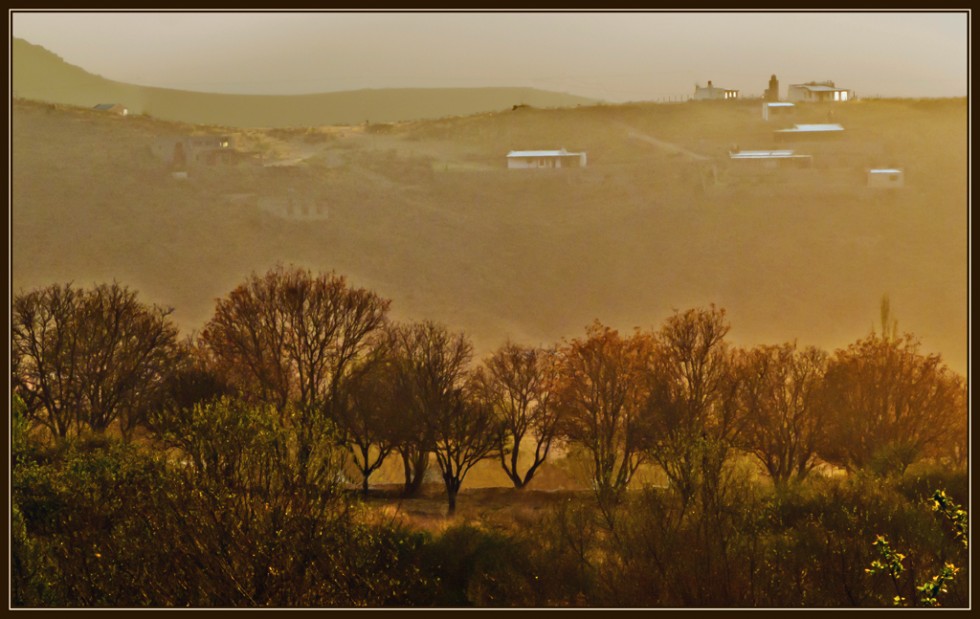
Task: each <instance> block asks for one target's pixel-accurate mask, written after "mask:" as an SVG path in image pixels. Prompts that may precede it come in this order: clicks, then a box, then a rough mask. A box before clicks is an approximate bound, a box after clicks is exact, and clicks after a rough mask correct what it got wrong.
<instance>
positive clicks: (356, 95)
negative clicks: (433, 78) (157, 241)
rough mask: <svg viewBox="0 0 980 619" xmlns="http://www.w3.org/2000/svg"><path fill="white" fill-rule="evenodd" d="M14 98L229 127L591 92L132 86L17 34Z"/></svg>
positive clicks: (425, 112)
mask: <svg viewBox="0 0 980 619" xmlns="http://www.w3.org/2000/svg"><path fill="white" fill-rule="evenodd" d="M11 60H12V63H11V65H12V66H11V77H12V83H13V91H14V94H15V96H16V97H18V98H23V99H32V100H36V101H45V102H48V103H63V104H69V105H77V106H81V107H92V106H94V105H97V104H100V103H121V104H123V105H125V106H126V107H127V108H128V109H129V111H130V112H131V113H133V114H147V115H151V116H153V117H154V118H159V119H163V120H172V121H179V122H186V123H196V124H212V125H224V126H228V127H273V128H276V127H308V126H314V125H331V124H333V125H338V124H359V123H365V122H393V121H404V120H415V119H421V118H442V117H444V116H465V115H470V114H476V113H479V112H487V111H493V110H503V109H510V108H511V107H513V106H514V105H522V104H523V105H531V106H534V107H571V106H575V105H586V104H592V103H595V101H594V100H592V99H586V98H583V97H576V96H574V95H567V94H562V93H555V92H548V91H543V90H537V89H534V88H445V89H440V88H400V89H378V90H358V91H348V92H333V93H323V94H310V95H229V94H214V93H204V92H190V91H185V90H173V89H167V88H153V87H146V86H136V85H133V84H125V83H121V82H115V81H112V80H107V79H105V78H103V77H100V76H97V75H93V74H91V73H88V72H87V71H85V70H84V69H81V68H79V67H76V66H74V65H70V64H68V63H66V62H65V61H64V60H62V59H61V58H60V57H59V56H57V55H55V54H53V53H51V52H50V51H48V50H46V49H45V48H43V47H41V46H39V45H34V44H32V43H29V42H27V41H24V40H22V39H16V38H15V39H14V40H13V45H12V50H11Z"/></svg>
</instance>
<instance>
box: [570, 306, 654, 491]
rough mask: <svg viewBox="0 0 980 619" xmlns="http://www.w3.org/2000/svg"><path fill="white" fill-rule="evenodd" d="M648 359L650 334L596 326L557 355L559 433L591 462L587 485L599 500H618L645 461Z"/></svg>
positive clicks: (648, 433)
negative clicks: (577, 445) (590, 481)
mask: <svg viewBox="0 0 980 619" xmlns="http://www.w3.org/2000/svg"><path fill="white" fill-rule="evenodd" d="M652 355H653V340H652V338H651V337H650V335H649V334H646V333H642V332H637V333H635V334H633V335H632V336H629V337H623V336H621V335H620V334H619V332H618V331H616V330H614V329H611V328H609V327H607V326H604V325H602V324H601V323H599V322H598V321H596V322H594V323H593V324H592V325H590V326H589V327H588V328H587V329H586V337H585V338H584V339H574V340H572V341H571V342H569V343H568V344H566V345H565V346H563V347H562V348H560V349H559V351H558V359H559V361H558V376H559V379H558V383H557V385H556V388H555V398H556V404H557V406H558V409H559V410H560V414H561V417H562V420H561V432H562V434H563V435H564V436H565V437H567V438H568V439H569V440H571V441H574V442H576V443H578V444H580V445H581V446H582V447H584V448H585V450H586V451H587V452H588V453H589V455H590V456H591V460H592V462H591V464H592V466H591V468H592V483H593V487H594V489H595V491H596V492H597V494H598V496H599V497H600V499H606V498H616V497H617V496H618V495H619V494H621V492H622V491H623V490H625V488H626V486H627V485H628V484H629V482H630V480H631V479H632V478H633V475H634V474H635V473H636V471H637V469H638V468H639V466H640V464H642V463H643V461H644V459H645V457H646V450H647V447H649V437H650V428H649V422H648V419H647V418H646V416H645V412H646V407H645V404H646V401H647V398H648V394H649V380H648V376H649V371H648V370H649V367H650V363H651V360H652Z"/></svg>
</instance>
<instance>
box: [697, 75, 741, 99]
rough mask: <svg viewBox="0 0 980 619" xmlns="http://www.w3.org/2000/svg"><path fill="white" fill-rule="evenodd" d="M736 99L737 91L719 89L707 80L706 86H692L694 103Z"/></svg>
mask: <svg viewBox="0 0 980 619" xmlns="http://www.w3.org/2000/svg"><path fill="white" fill-rule="evenodd" d="M733 99H738V91H737V90H734V89H731V88H719V87H717V86H715V85H714V84H712V83H711V80H708V85H707V86H701V85H699V84H695V85H694V100H695V101H726V100H729V101H730V100H733Z"/></svg>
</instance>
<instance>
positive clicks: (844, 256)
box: [13, 101, 967, 372]
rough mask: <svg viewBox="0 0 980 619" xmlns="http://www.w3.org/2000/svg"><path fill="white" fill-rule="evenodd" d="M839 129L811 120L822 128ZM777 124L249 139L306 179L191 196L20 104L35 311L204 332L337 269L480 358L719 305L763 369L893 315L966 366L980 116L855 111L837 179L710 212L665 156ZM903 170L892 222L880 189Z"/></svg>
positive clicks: (880, 106) (105, 132)
mask: <svg viewBox="0 0 980 619" xmlns="http://www.w3.org/2000/svg"><path fill="white" fill-rule="evenodd" d="M824 113H825V112H824V111H823V110H820V109H818V108H811V111H810V114H811V115H816V116H819V115H822V114H824ZM758 116H759V115H758V111H757V109H756V106H755V105H752V106H749V105H744V106H720V105H711V104H700V105H699V104H693V103H692V104H680V105H652V104H650V105H630V106H597V107H583V108H578V109H568V110H537V109H520V110H516V111H508V112H504V113H497V114H482V115H475V116H471V117H464V118H452V119H444V120H439V121H419V122H413V123H406V124H401V125H392V126H374V125H372V126H371V127H369V128H367V130H365V128H363V127H358V128H351V127H346V128H337V127H334V128H329V127H321V128H316V129H310V130H296V131H248V132H243V133H242V134H241V139H242V142H243V144H244V145H245V147H246V148H254V149H257V150H263V151H264V152H266V153H267V155H268V156H270V157H271V156H274V155H275V154H279V155H281V156H283V157H286V158H289V157H298V156H304V157H307V158H306V160H305V161H304V162H302V163H300V164H299V165H297V166H293V167H290V168H282V169H272V168H247V167H242V168H227V169H224V168H223V169H213V170H210V171H208V172H207V173H203V174H197V175H193V174H192V178H191V179H190V180H188V181H186V182H179V181H174V180H173V179H171V178H169V176H168V174H167V171H166V169H165V167H164V166H163V164H161V163H160V162H159V161H157V160H155V159H154V158H153V157H152V156H151V155H150V153H149V144H150V143H151V142H152V139H153V137H154V136H156V135H162V134H168V133H173V132H175V131H188V130H190V128H189V127H181V126H175V125H171V124H169V123H165V122H161V121H156V120H152V119H149V118H140V117H137V118H133V117H131V118H126V119H123V118H117V117H111V116H107V115H101V114H98V113H95V112H92V111H89V110H79V109H74V108H67V107H58V106H50V105H43V104H36V103H25V102H18V103H17V104H15V106H14V112H13V156H14V159H13V162H14V164H13V259H14V268H13V278H14V285H15V290H16V289H18V288H20V287H27V288H29V287H33V286H39V285H44V284H47V283H51V282H56V281H65V280H70V279H71V280H75V281H76V282H78V283H79V284H83V285H86V284H89V283H91V282H94V281H103V280H109V279H112V278H116V279H118V280H120V281H122V282H124V283H127V284H129V285H131V286H132V287H134V288H136V289H138V290H139V291H140V293H141V295H142V296H143V298H145V299H148V300H151V301H154V302H159V303H163V304H167V305H172V306H174V307H175V308H176V312H175V317H176V318H177V319H178V320H179V321H180V323H181V325H182V327H183V328H184V330H185V331H186V332H190V331H192V330H193V329H197V328H200V326H202V325H203V323H204V322H205V321H206V320H207V319H208V317H209V315H210V313H211V311H212V309H213V300H214V298H216V297H218V296H222V295H224V294H226V293H227V292H228V291H229V290H230V289H231V288H232V287H233V286H234V285H236V284H237V283H239V282H240V281H241V280H242V279H243V278H244V277H245V276H246V275H247V274H248V273H249V272H250V271H252V270H258V271H260V272H261V271H264V270H265V269H267V268H268V267H269V266H271V265H272V264H274V263H275V262H277V261H282V262H285V263H290V262H295V263H298V264H301V265H305V266H309V267H311V268H314V269H323V270H329V269H335V270H337V271H338V272H340V273H343V274H346V275H348V276H349V277H350V278H351V280H352V281H354V282H355V283H357V284H359V285H365V286H368V287H371V288H373V289H375V290H376V291H377V292H379V293H380V294H382V295H385V296H387V297H390V298H392V299H393V300H394V311H395V314H396V316H397V317H399V318H405V319H409V318H411V319H422V318H432V319H435V320H438V321H442V322H445V323H447V324H449V325H451V326H452V327H454V328H458V329H464V330H465V331H466V332H467V333H469V334H471V335H472V336H473V337H474V340H475V342H476V344H477V347H478V349H479V350H480V352H481V353H482V352H485V351H487V350H489V349H491V348H493V347H496V346H497V345H499V344H500V343H502V342H503V341H504V339H506V338H508V337H510V338H514V339H517V340H519V341H523V342H527V343H532V344H537V343H552V342H555V341H557V340H559V339H560V338H563V337H575V336H578V335H579V334H581V333H582V327H583V326H584V325H585V324H587V323H588V322H590V321H591V320H592V319H594V318H599V319H601V320H602V321H604V322H606V323H607V324H611V325H613V326H615V327H618V328H623V329H630V328H632V327H633V326H643V327H650V326H655V325H659V323H660V322H661V321H662V319H663V318H664V317H665V316H667V315H668V314H669V313H670V311H671V309H672V308H678V309H684V308H687V307H691V306H694V305H703V304H707V303H711V302H714V303H716V304H718V305H720V306H723V307H725V308H727V309H728V310H729V313H730V318H731V321H732V323H733V327H734V328H733V331H732V333H731V338H732V340H733V341H734V342H736V343H738V344H744V345H753V344H758V343H776V342H780V341H785V340H791V339H794V338H798V339H799V341H800V343H801V344H815V345H819V346H822V347H824V348H827V349H833V348H835V347H838V346H842V345H845V344H847V343H848V342H850V341H853V340H854V339H856V338H858V337H860V336H862V335H864V334H865V333H866V332H867V331H868V329H869V328H870V327H871V325H872V323H873V322H874V321H875V319H876V316H877V307H878V301H879V299H880V297H881V295H882V293H888V294H889V295H890V296H891V299H892V306H893V307H894V308H895V312H896V315H897V317H898V319H899V326H900V328H904V329H908V330H912V331H914V332H915V333H917V334H918V335H920V336H921V337H922V338H923V340H924V344H925V348H926V349H927V350H930V351H933V350H935V351H941V352H942V353H943V355H944V357H945V358H946V359H947V360H948V361H949V362H950V364H951V366H952V367H954V368H955V369H957V370H958V371H961V372H963V371H965V366H966V361H965V360H966V291H967V270H966V269H967V254H966V239H967V236H966V235H967V232H966V213H967V202H966V179H967V176H966V122H965V120H966V107H965V102H963V101H934V102H916V101H862V102H855V103H853V104H849V105H847V106H846V107H840V108H837V111H836V116H835V120H837V121H839V122H842V123H843V124H844V125H845V126H846V127H848V133H849V135H848V136H847V137H845V138H844V139H843V140H842V141H839V142H835V143H827V144H815V145H812V146H806V147H803V146H801V147H800V150H805V151H809V152H813V153H815V154H816V155H818V157H817V159H816V163H815V168H814V169H813V170H810V171H805V172H800V173H797V174H795V175H790V176H784V177H782V180H780V181H779V182H768V183H753V182H741V183H736V182H730V183H729V184H727V185H724V186H720V187H715V188H711V189H709V190H708V191H706V192H701V191H699V190H698V183H697V181H696V179H697V174H696V171H694V170H693V168H692V166H691V165H690V164H689V163H686V160H685V158H684V157H683V156H679V155H672V154H671V153H670V152H669V151H668V150H665V149H662V148H658V147H656V146H653V145H651V144H650V143H647V142H644V141H641V140H638V139H631V138H630V137H628V133H629V130H628V129H627V128H626V127H631V128H632V130H634V131H638V132H642V133H644V134H647V135H649V136H654V137H656V138H658V139H660V140H666V141H668V142H671V143H673V144H676V145H677V146H679V147H683V148H685V149H689V150H691V151H695V152H699V153H703V154H705V155H708V156H718V155H721V154H723V153H724V152H725V150H726V149H727V148H728V146H729V145H730V144H731V143H732V142H736V143H738V144H739V145H740V146H741V147H742V148H757V147H758V148H766V147H770V146H772V141H771V137H770V133H769V131H770V130H771V129H772V127H771V126H770V125H767V124H765V123H763V122H762V121H761V119H759V118H758ZM561 146H564V147H566V148H568V149H569V150H579V149H582V150H587V151H588V154H589V167H588V168H586V169H582V170H562V171H508V170H506V169H504V167H503V155H504V153H506V151H507V150H509V149H512V148H557V147H561ZM880 164H888V165H902V166H905V167H906V168H907V169H908V187H907V188H906V189H905V190H903V191H902V192H900V193H898V194H897V195H895V196H893V197H892V198H891V199H888V200H875V199H873V198H872V197H871V194H870V193H869V192H868V191H867V190H866V189H865V188H864V187H863V183H864V177H863V172H862V170H863V167H864V166H867V165H880ZM289 190H292V191H295V192H297V193H299V194H300V195H308V196H311V197H315V198H317V199H320V200H323V201H325V202H326V203H327V204H328V205H329V209H330V218H329V219H328V220H327V221H322V222H309V223H297V222H287V221H283V220H280V219H277V218H275V217H272V216H270V215H267V214H265V213H263V212H261V211H260V210H259V209H257V208H255V207H254V206H249V205H248V204H234V203H231V202H230V201H229V200H226V199H224V198H223V196H225V195H226V194H231V193H248V192H251V193H254V194H257V195H261V196H277V195H283V194H284V193H285V192H286V191H289Z"/></svg>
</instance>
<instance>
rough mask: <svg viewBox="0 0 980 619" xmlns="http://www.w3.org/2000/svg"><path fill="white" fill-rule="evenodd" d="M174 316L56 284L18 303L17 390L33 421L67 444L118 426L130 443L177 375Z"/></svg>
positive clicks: (116, 289) (106, 288)
mask: <svg viewBox="0 0 980 619" xmlns="http://www.w3.org/2000/svg"><path fill="white" fill-rule="evenodd" d="M170 311H171V310H169V309H163V308H160V307H156V306H154V307H150V306H147V305H145V304H143V303H141V302H140V301H138V300H137V298H136V293H135V292H133V291H130V290H129V289H128V288H126V287H124V286H120V285H119V284H116V283H113V284H111V285H106V284H103V285H100V286H97V287H95V288H93V289H91V290H76V289H73V288H72V287H71V285H70V284H66V285H64V286H59V285H54V286H50V287H48V288H45V289H41V290H37V291H34V292H31V293H28V294H24V295H20V296H18V297H17V298H16V299H15V301H14V320H13V340H14V341H13V351H12V353H13V357H15V358H17V363H16V364H15V367H16V374H15V376H14V384H15V387H16V389H17V390H18V391H19V392H20V393H21V394H22V396H23V397H24V400H25V402H26V403H27V405H28V410H29V412H30V413H31V414H32V416H33V417H34V418H35V419H37V420H38V421H40V422H41V423H42V424H44V425H46V426H47V427H49V428H50V429H51V431H52V432H53V433H54V435H55V436H58V437H65V436H67V434H68V432H69V430H70V429H71V428H72V427H73V426H74V427H76V428H78V427H80V426H82V425H87V426H88V427H90V428H91V429H92V430H95V431H97V432H104V431H105V430H106V429H107V428H108V427H109V426H110V425H111V424H112V423H114V422H117V421H118V422H119V427H120V430H121V431H122V433H123V436H124V437H127V438H128V437H129V436H130V434H131V433H132V431H133V430H134V429H135V428H136V426H137V425H138V424H140V423H142V422H143V421H144V419H145V415H146V413H147V410H148V408H149V407H150V406H151V405H152V404H153V403H154V402H155V400H156V399H157V398H158V397H159V395H160V393H161V392H162V390H163V388H164V384H165V382H166V380H167V376H168V375H169V373H170V372H171V371H172V369H173V365H174V363H175V357H176V352H177V328H176V327H175V326H174V325H173V324H172V323H171V322H170V320H169V319H168V318H167V317H168V315H169V314H170Z"/></svg>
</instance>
